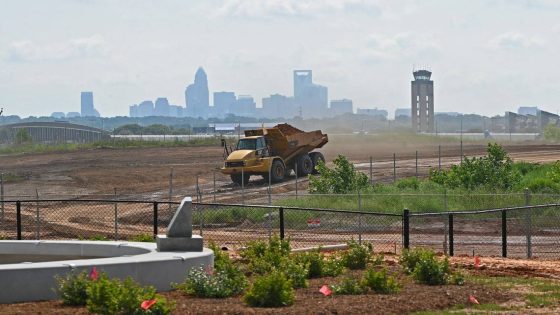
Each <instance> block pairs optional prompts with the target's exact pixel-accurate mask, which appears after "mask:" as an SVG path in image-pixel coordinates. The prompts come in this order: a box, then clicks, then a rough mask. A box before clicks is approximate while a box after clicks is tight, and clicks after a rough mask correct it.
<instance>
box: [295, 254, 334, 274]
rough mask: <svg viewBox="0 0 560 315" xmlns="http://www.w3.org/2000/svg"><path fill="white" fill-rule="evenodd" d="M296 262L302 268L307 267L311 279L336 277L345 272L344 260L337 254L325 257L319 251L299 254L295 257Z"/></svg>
mask: <svg viewBox="0 0 560 315" xmlns="http://www.w3.org/2000/svg"><path fill="white" fill-rule="evenodd" d="M293 259H294V261H295V262H296V263H297V264H299V265H302V266H307V270H308V274H307V277H308V278H309V279H312V278H321V277H336V276H338V275H340V274H342V272H343V271H344V264H343V262H342V260H341V259H340V258H339V257H338V256H337V255H335V254H332V255H329V256H328V257H325V255H324V254H323V253H321V252H320V249H319V250H314V251H310V252H304V253H297V254H295V255H293Z"/></svg>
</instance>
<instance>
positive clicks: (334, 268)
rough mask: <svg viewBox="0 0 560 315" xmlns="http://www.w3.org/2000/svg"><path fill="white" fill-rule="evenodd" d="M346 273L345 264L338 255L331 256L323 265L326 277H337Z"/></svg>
mask: <svg viewBox="0 0 560 315" xmlns="http://www.w3.org/2000/svg"><path fill="white" fill-rule="evenodd" d="M343 272H344V263H343V261H342V260H341V259H339V258H338V257H337V256H336V255H331V256H329V257H328V258H327V259H326V260H325V261H324V265H323V276H324V277H337V276H339V275H341V274H342V273H343Z"/></svg>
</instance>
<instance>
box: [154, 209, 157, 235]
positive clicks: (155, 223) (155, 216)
mask: <svg viewBox="0 0 560 315" xmlns="http://www.w3.org/2000/svg"><path fill="white" fill-rule="evenodd" d="M157 235H158V203H157V201H154V238H155V237H156V236H157Z"/></svg>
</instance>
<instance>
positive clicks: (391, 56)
mask: <svg viewBox="0 0 560 315" xmlns="http://www.w3.org/2000/svg"><path fill="white" fill-rule="evenodd" d="M439 51H440V48H439V45H438V43H437V41H436V40H435V39H434V38H431V37H427V36H424V35H418V34H412V33H398V34H395V35H393V36H386V35H379V34H374V35H370V36H369V37H368V39H367V40H366V48H365V50H364V52H363V56H364V58H365V59H367V60H370V61H381V60H396V59H400V58H403V57H411V56H415V57H420V58H429V59H431V58H434V57H435V56H436V55H438V54H439Z"/></svg>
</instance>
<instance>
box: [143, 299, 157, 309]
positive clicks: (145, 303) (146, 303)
mask: <svg viewBox="0 0 560 315" xmlns="http://www.w3.org/2000/svg"><path fill="white" fill-rule="evenodd" d="M156 302H157V300H156V299H151V300H146V301H143V302H142V304H140V307H141V308H142V309H143V310H145V311H147V310H149V309H150V307H152V306H153V305H154V304H156Z"/></svg>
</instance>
